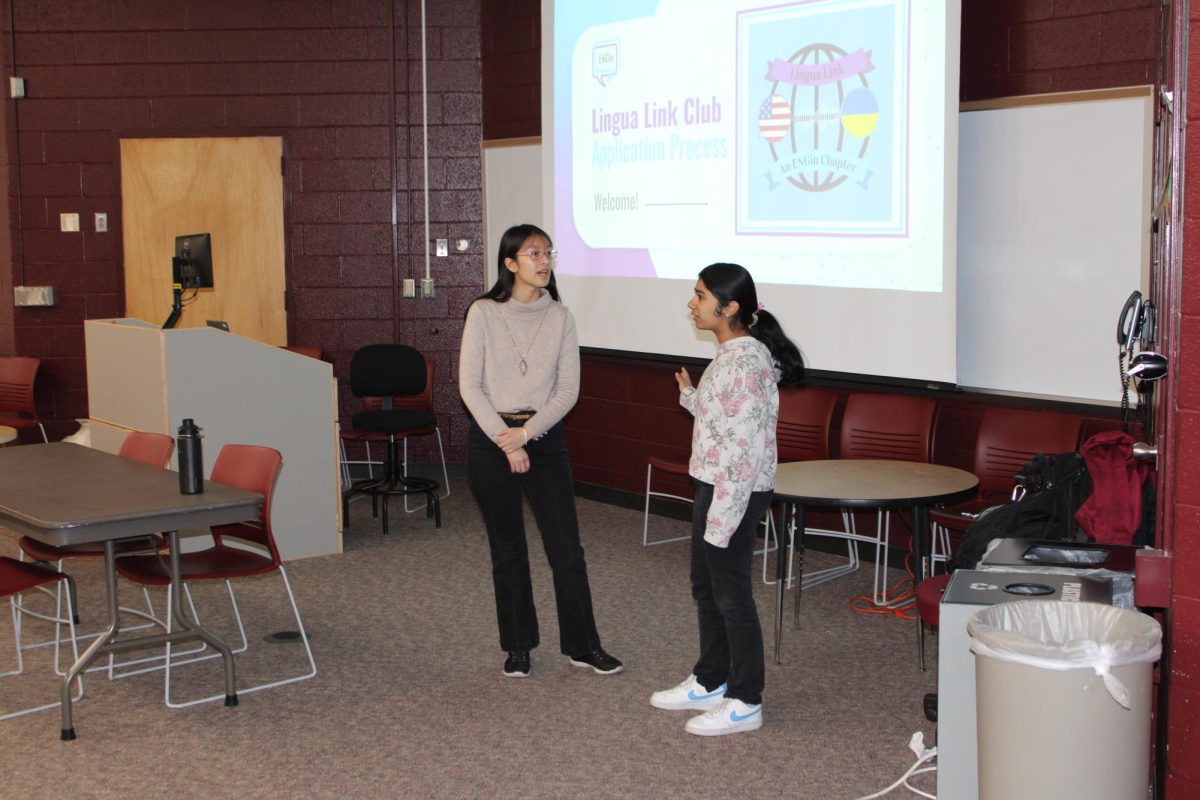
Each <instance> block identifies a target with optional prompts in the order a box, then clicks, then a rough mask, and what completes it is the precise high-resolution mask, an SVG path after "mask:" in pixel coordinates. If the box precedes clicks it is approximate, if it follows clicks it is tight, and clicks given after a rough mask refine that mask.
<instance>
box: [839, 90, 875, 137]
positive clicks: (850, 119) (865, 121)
mask: <svg viewBox="0 0 1200 800" xmlns="http://www.w3.org/2000/svg"><path fill="white" fill-rule="evenodd" d="M877 124H879V103H878V102H877V101H876V100H875V95H874V94H873V93H872V92H871V91H870V90H869V89H855V90H854V91H853V92H851V93H850V94H848V95H846V99H845V100H844V101H843V102H842V127H843V128H845V129H846V133H848V134H850V135H851V136H857V137H858V138H860V139H863V138H866V137H867V136H870V135H871V133H872V132H874V130H875V126H876V125H877Z"/></svg>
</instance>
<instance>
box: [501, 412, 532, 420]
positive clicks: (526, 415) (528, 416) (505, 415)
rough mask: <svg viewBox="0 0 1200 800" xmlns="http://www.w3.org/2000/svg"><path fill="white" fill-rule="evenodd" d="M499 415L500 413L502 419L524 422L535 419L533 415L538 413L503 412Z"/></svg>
mask: <svg viewBox="0 0 1200 800" xmlns="http://www.w3.org/2000/svg"><path fill="white" fill-rule="evenodd" d="M499 413H500V419H515V420H524V419H533V415H534V414H536V413H537V412H536V411H501V412H499Z"/></svg>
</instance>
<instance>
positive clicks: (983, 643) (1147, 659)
mask: <svg viewBox="0 0 1200 800" xmlns="http://www.w3.org/2000/svg"><path fill="white" fill-rule="evenodd" d="M967 632H968V633H970V635H971V652H973V653H975V654H977V655H981V656H986V657H988V658H993V659H996V660H997V661H1007V662H1010V663H1014V664H1025V665H1027V666H1031V667H1040V668H1042V669H1052V670H1059V671H1065V670H1072V669H1091V670H1093V671H1094V672H1095V673H1096V674H1097V675H1099V676H1100V677H1101V678H1103V680H1104V686H1105V687H1106V688H1107V689H1108V693H1109V694H1110V695H1112V698H1113V699H1114V700H1116V701H1117V702H1118V703H1120V704H1121V706H1122V707H1124V708H1129V707H1130V701H1129V691H1128V690H1127V689H1126V688H1125V685H1124V684H1123V683H1121V681H1120V680H1119V679H1118V678H1117V677H1116V676H1115V675H1112V674H1111V673H1110V670H1111V669H1112V668H1113V667H1120V666H1125V665H1127V664H1142V663H1150V664H1153V663H1154V662H1155V661H1158V659H1159V656H1161V655H1162V626H1160V625H1159V624H1158V621H1157V620H1155V619H1154V618H1153V617H1150V616H1147V615H1146V614H1142V613H1140V612H1138V611H1130V610H1128V609H1124V608H1114V607H1113V606H1108V605H1103V604H1101V603H1064V602H1061V601H1058V600H1017V601H1014V602H1011V603H1000V604H998V605H995V606H991V607H990V608H986V609H983V610H982V611H979V612H977V613H975V614H974V615H972V616H971V618H970V619H969V620H968V621H967Z"/></svg>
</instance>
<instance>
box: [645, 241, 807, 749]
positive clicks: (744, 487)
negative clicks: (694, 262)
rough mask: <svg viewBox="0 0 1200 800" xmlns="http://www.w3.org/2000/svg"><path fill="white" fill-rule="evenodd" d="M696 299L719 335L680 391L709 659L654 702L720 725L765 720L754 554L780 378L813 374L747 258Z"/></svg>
mask: <svg viewBox="0 0 1200 800" xmlns="http://www.w3.org/2000/svg"><path fill="white" fill-rule="evenodd" d="M688 309H689V310H690V311H691V315H692V320H693V321H694V323H695V325H696V327H697V328H698V329H700V330H704V331H711V332H712V333H713V335H714V336H715V337H716V340H717V354H716V357H715V358H713V360H712V363H710V364H709V365H708V368H707V369H705V370H704V375H703V376H702V377H701V378H700V384H699V385H698V386H696V387H695V388H693V387H692V382H691V378H690V377H689V376H688V373H687V370H685V369H681V370H679V372H678V373H676V375H675V379H676V381H677V382H678V384H679V392H680V395H679V402H680V404H681V405H683V407H684V408H686V409H687V410H688V411H690V412H691V413H692V415H693V416H694V417H695V424H694V426H693V429H692V456H691V460H690V462H689V465H688V472H689V473H690V474H691V476H692V478H693V481H694V483H695V489H696V491H695V502H694V506H693V511H692V565H691V580H692V597H693V598H695V600H696V606H697V611H698V614H699V621H700V659H699V660H698V661H697V662H696V665H695V666H694V667H693V668H692V674H691V675H690V676H688V678H687V680H685V681H683V682H682V683H680V684H679V685H678V686H675V687H674V688H672V689H666V690H664V691H661V692H655V693H654V694H653V695H652V696H651V697H650V703H651V705H654V706H656V707H658V708H665V709H671V710H698V711H703V712H704V713H702V714H699V715H698V716H695V717H693V718H692V719H690V720H688V722H687V725H686V728H685V729H686V730H687V732H688V733H694V734H697V735H700V736H720V735H722V734H726V733H738V732H741V731H751V730H755V729H757V728H760V727H762V717H763V714H762V690H763V682H764V671H765V669H764V659H763V638H762V627H761V626H760V625H759V621H758V609H757V608H756V607H755V604H754V594H753V590H752V579H751V575H750V560H751V556H752V555H753V553H754V537H755V531H756V528H757V525H758V522H759V520H761V519H762V518H763V516H764V515H765V514H766V513H767V510H768V509H769V508H770V505H771V494H772V490H773V489H774V487H775V467H776V463H777V455H776V448H775V423H776V421H777V419H778V417H779V388H778V387H779V384H781V383H782V384H783V385H785V386H794V385H796V384H798V383H799V382H800V381H801V380H802V379H803V377H804V360H803V358H802V357H801V355H800V351H799V349H798V348H797V347H796V345H795V344H794V343H793V342H792V341H791V340H790V339H788V338H787V336H786V335H785V334H784V332H783V329H782V328H780V326H779V323H778V321H777V320H776V319H775V317H774V316H773V315H772V314H771V313H770V312H768V311H766V310H765V309H764V308H763V306H762V305H760V304H759V302H758V293H757V291H756V289H755V286H754V279H753V278H751V277H750V273H749V272H747V271H746V269H745V268H743V267H741V266H738V265H737V264H712V265H710V266H708V267H705V268H704V269H703V270H702V271H701V272H700V279H699V280H698V281H696V288H695V293H694V295H693V297H692V299H691V300H690V301H689V302H688Z"/></svg>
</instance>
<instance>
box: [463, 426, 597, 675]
mask: <svg viewBox="0 0 1200 800" xmlns="http://www.w3.org/2000/svg"><path fill="white" fill-rule="evenodd" d="M509 424H510V426H516V425H520V424H521V423H520V422H515V421H514V422H510V423H509ZM525 450H526V452H527V453H529V471H528V472H525V473H521V474H515V473H513V471H512V469H511V468H510V467H509V465H508V456H506V455H505V454H504V451H503V450H501V449H500V448H499V447H497V446H496V443H495V442H494V441H492V440H491V439H489V438H488V436H487V434H485V433H484V432H483V431H482V430H480V428H479V426H478V425H476V424H475V423H474V422H472V423H471V432H470V435H469V437H468V441H467V477H468V479H469V480H470V484H471V491H472V492H473V493H474V494H475V499H476V500H477V501H478V502H479V508H480V510H481V511H482V512H483V521H484V524H485V525H486V526H487V534H488V545H489V546H490V547H491V551H492V582H493V584H494V585H495V588H496V619H497V621H498V622H499V624H500V647H501V648H502V649H504V650H507V651H509V652H513V651H518V650H532V649H533V648H535V647H537V646H538V641H539V639H538V620H537V610H536V609H535V608H534V606H533V585H532V583H531V581H530V578H529V549H528V546H527V544H526V541H525V515H524V509H523V504H522V500H521V495H522V493H524V494H525V495H527V496H528V497H529V505H530V508H532V509H533V516H534V519H535V520H536V521H537V526H538V530H539V531H540V532H541V534H542V547H543V548H544V549H545V551H546V558H547V559H549V561H550V569H551V570H552V571H553V573H554V598H555V601H556V604H557V606H558V630H559V647H560V648H561V649H562V652H563V653H564V654H566V655H581V654H583V653H589V652H591V651H593V650H599V649H600V635H599V634H598V633H596V620H595V617H594V616H593V614H592V592H591V589H590V588H589V587H588V576H587V562H586V561H585V560H584V556H583V546H582V545H581V544H580V543H579V521H578V519H577V518H576V515H575V484H574V483H573V482H572V480H571V460H570V457H569V456H568V454H567V445H566V439H565V438H564V436H563V431H562V424H561V423H560V424H558V425H555V426H554V427H553V428H551V429H550V430H548V431H546V433H545V434H544V435H542V436H540V437H538V438H537V439H535V440H533V441H531V442H529V444H528V445H527V446H526V448H525Z"/></svg>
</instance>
